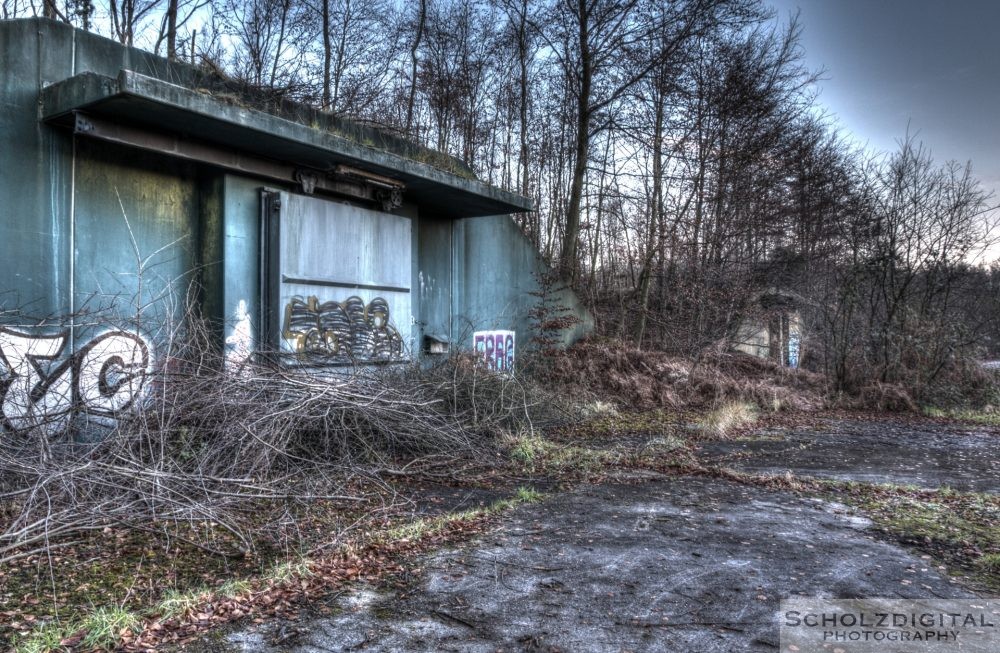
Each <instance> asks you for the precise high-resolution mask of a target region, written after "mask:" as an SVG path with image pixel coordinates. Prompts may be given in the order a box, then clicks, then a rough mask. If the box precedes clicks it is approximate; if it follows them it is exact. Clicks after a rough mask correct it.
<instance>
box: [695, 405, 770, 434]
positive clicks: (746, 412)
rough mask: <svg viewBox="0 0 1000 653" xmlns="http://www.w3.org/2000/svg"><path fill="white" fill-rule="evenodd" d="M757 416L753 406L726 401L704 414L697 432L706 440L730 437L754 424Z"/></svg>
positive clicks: (755, 408)
mask: <svg viewBox="0 0 1000 653" xmlns="http://www.w3.org/2000/svg"><path fill="white" fill-rule="evenodd" d="M757 416H758V410H757V407H756V406H755V405H754V404H751V403H747V402H745V401H727V402H725V403H723V404H722V405H720V406H719V407H717V408H713V409H712V410H710V411H709V412H708V413H706V414H705V416H704V417H703V418H702V419H701V422H700V424H699V431H700V434H701V435H702V437H706V438H714V439H722V438H726V437H730V436H732V435H733V434H734V433H737V432H739V431H740V430H742V429H744V428H746V427H748V426H750V425H751V424H753V423H754V422H756V421H757Z"/></svg>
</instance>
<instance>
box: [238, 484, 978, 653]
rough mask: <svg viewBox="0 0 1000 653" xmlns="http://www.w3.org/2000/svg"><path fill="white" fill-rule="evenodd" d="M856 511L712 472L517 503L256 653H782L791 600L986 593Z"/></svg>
mask: <svg viewBox="0 0 1000 653" xmlns="http://www.w3.org/2000/svg"><path fill="white" fill-rule="evenodd" d="M867 526H868V522H867V521H866V520H864V519H862V518H859V517H857V516H854V515H852V514H851V513H850V511H849V510H847V509H846V508H845V507H843V506H840V505H838V504H831V503H827V502H822V501H818V500H810V499H803V498H797V497H791V496H790V495H787V494H783V493H779V492H774V491H768V490H762V489H759V488H755V487H748V486H744V485H738V484H735V483H731V482H727V481H719V480H712V479H702V478H669V479H660V480H653V481H648V482H644V483H641V484H628V485H597V486H584V487H580V488H577V489H576V490H574V491H571V492H567V493H564V494H560V495H558V496H556V497H553V498H551V499H550V500H548V501H545V502H543V503H541V504H535V505H529V506H523V507H521V508H519V509H518V510H516V511H515V512H514V513H513V514H512V515H511V516H510V517H509V518H508V519H506V520H505V522H504V524H503V525H502V526H501V528H499V529H498V530H497V531H495V532H493V533H491V534H489V535H487V536H486V537H485V538H484V539H482V540H481V541H480V542H478V543H475V544H472V545H469V546H465V547H461V548H456V549H448V550H444V551H440V552H438V553H436V554H434V555H432V556H430V557H429V558H427V559H426V564H425V565H424V568H423V574H422V577H421V580H420V581H419V582H418V583H417V585H416V586H415V587H413V588H411V589H410V590H409V591H408V592H407V593H405V594H397V593H391V592H390V593H377V592H373V591H370V590H363V589H362V590H358V591H355V592H352V594H351V596H350V597H347V598H346V599H344V600H343V601H342V604H341V607H342V609H343V611H342V612H341V613H340V614H338V615H336V616H334V617H326V618H322V619H315V620H312V621H307V622H305V623H304V624H301V625H299V626H298V630H297V631H296V633H297V637H293V638H291V640H289V639H287V638H285V639H283V640H282V641H281V643H280V644H277V645H275V644H274V643H273V642H275V640H276V638H275V632H276V631H275V628H277V627H278V626H277V625H275V624H271V625H268V626H263V627H260V628H257V629H251V630H246V631H241V632H236V633H233V634H231V635H230V636H229V637H228V640H227V643H228V647H229V648H230V650H242V651H261V652H263V651H301V652H314V651H315V652H319V651H482V652H486V651H602V652H603V651H664V652H667V651H670V652H681V651H693V652H698V653H706V652H711V651H720V652H721V651H774V650H777V645H778V632H777V625H776V624H777V621H776V614H777V613H778V611H779V601H780V599H782V598H786V597H790V596H793V595H795V594H801V595H805V596H823V597H829V598H837V597H844V598H847V597H865V596H882V597H901V598H927V597H930V596H933V597H941V598H962V597H972V596H974V594H972V593H970V592H968V591H967V590H965V589H963V588H962V587H960V586H958V585H957V584H956V583H954V582H953V581H952V580H951V579H949V578H948V577H947V576H946V575H945V574H944V573H943V572H942V571H940V570H938V569H936V568H934V567H933V566H932V565H931V563H930V562H929V561H928V560H926V559H922V558H920V557H918V556H914V555H913V554H910V553H908V552H907V551H905V550H903V549H902V548H900V547H898V546H895V545H892V544H888V543H885V542H881V541H878V540H876V539H874V538H873V537H872V536H871V535H870V534H869V533H868V532H867Z"/></svg>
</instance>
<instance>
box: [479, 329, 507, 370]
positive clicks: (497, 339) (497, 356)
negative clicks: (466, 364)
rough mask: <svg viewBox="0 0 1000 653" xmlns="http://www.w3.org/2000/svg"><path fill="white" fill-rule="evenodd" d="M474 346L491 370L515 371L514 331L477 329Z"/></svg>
mask: <svg viewBox="0 0 1000 653" xmlns="http://www.w3.org/2000/svg"><path fill="white" fill-rule="evenodd" d="M472 347H473V349H475V350H476V352H477V353H478V354H479V355H480V356H482V357H483V359H484V360H485V361H486V365H487V367H489V368H490V369H491V370H495V371H497V372H513V371H514V332H513V331H476V332H475V333H473V334H472Z"/></svg>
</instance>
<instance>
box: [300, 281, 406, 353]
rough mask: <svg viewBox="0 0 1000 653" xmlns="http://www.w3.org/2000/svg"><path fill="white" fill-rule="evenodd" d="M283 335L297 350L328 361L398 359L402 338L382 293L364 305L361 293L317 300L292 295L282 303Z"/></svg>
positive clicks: (401, 351) (401, 348)
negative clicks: (338, 298) (287, 301)
mask: <svg viewBox="0 0 1000 653" xmlns="http://www.w3.org/2000/svg"><path fill="white" fill-rule="evenodd" d="M282 337H283V338H284V339H285V342H286V343H287V346H288V347H290V348H291V349H292V351H294V352H295V353H297V354H310V355H314V356H320V357H322V358H324V359H325V360H326V361H327V362H335V363H351V362H381V361H393V360H401V359H402V357H403V339H402V337H400V335H399V331H397V330H396V329H395V328H394V327H393V326H392V325H391V324H390V321H389V303H388V302H387V301H386V300H384V299H382V298H381V297H376V298H375V299H373V300H371V301H370V302H368V304H367V305H366V304H365V302H364V300H363V299H361V298H360V297H348V298H347V299H345V300H344V301H342V302H335V301H330V302H324V303H322V304H321V303H320V302H319V298H317V297H314V296H311V297H309V298H307V299H306V300H302V299H301V298H299V297H294V298H292V300H291V301H290V302H289V303H288V304H287V305H286V306H285V325H284V329H283V330H282Z"/></svg>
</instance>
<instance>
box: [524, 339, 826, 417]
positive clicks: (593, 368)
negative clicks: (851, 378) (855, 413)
mask: <svg viewBox="0 0 1000 653" xmlns="http://www.w3.org/2000/svg"><path fill="white" fill-rule="evenodd" d="M538 374H539V375H540V376H541V377H542V378H543V379H544V380H545V381H546V382H548V383H552V384H555V385H559V386H562V387H564V388H567V389H569V390H571V391H573V392H576V393H586V394H596V395H597V396H598V397H599V398H601V399H607V400H611V401H614V402H615V403H617V404H619V405H620V406H623V407H637V408H655V407H664V408H682V407H702V406H711V405H715V404H718V403H720V402H722V401H726V400H742V401H751V402H753V403H756V404H757V405H759V406H761V407H762V408H765V409H768V410H772V409H775V408H779V409H794V410H816V409H819V408H821V407H823V406H824V405H825V396H826V382H825V379H824V378H823V377H822V375H819V374H815V373H812V372H807V371H804V370H795V369H788V368H783V367H780V366H778V365H776V364H774V363H772V362H770V361H767V360H764V359H761V358H756V357H753V356H749V355H747V354H740V353H709V354H705V355H703V356H702V357H701V358H700V359H699V360H695V361H692V360H688V359H684V358H679V357H676V356H670V355H668V354H664V353H662V352H657V351H649V350H639V349H636V348H634V347H631V346H629V345H626V344H622V343H620V342H612V341H582V342H579V343H577V344H576V345H574V346H573V347H571V348H569V349H568V350H566V351H565V352H561V353H558V354H556V355H553V356H552V357H551V360H550V363H549V365H547V366H540V369H539V372H538Z"/></svg>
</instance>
